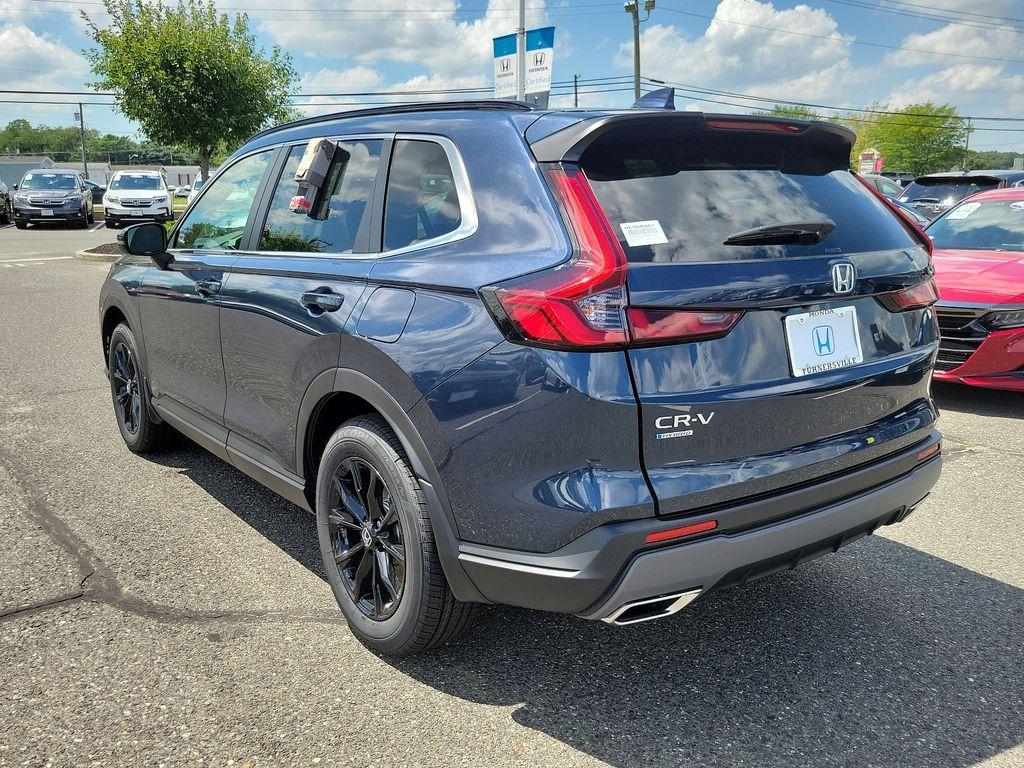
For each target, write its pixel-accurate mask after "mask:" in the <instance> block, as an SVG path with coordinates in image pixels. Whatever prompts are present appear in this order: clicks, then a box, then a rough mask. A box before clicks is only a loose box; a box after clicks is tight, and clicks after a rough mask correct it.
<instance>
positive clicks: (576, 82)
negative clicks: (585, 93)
mask: <svg viewBox="0 0 1024 768" xmlns="http://www.w3.org/2000/svg"><path fill="white" fill-rule="evenodd" d="M572 105H573V106H574V107H578V106H579V105H580V76H579V74H578V73H577V74H575V75H573V76H572Z"/></svg>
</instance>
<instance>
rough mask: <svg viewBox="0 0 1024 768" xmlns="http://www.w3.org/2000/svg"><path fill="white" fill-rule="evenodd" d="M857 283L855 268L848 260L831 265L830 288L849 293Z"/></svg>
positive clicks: (837, 291)
mask: <svg viewBox="0 0 1024 768" xmlns="http://www.w3.org/2000/svg"><path fill="white" fill-rule="evenodd" d="M856 285H857V270H856V269H855V268H854V266H853V264H851V263H850V262H848V261H843V262H840V263H839V264H833V265H832V290H833V291H835V292H836V293H849V292H850V291H852V290H853V289H854V287H856Z"/></svg>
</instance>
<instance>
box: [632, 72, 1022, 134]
mask: <svg viewBox="0 0 1024 768" xmlns="http://www.w3.org/2000/svg"><path fill="white" fill-rule="evenodd" d="M644 79H645V80H646V81H647V82H649V83H655V84H658V85H670V86H672V87H673V88H677V89H678V90H680V91H689V92H693V93H698V94H700V93H710V94H715V95H718V96H731V97H732V98H736V99H746V100H748V101H762V102H766V103H769V104H787V105H790V106H795V107H808V108H813V109H828V110H833V111H836V112H862V113H867V114H874V115H899V116H902V117H924V118H931V119H938V118H936V116H935V115H929V114H927V113H926V112H901V111H899V110H895V109H872V108H870V107H865V108H857V107H837V106H835V105H831V104H816V103H814V102H812V101H792V100H790V99H779V98H773V97H771V96H754V95H753V94H747V93H737V92H736V91H723V90H719V89H715V88H705V87H701V86H699V85H692V84H690V83H679V82H674V81H672V80H657V79H655V78H653V77H645V78H644ZM956 119H958V120H982V121H987V122H1009V123H1019V122H1024V117H982V116H980V115H957V116H956Z"/></svg>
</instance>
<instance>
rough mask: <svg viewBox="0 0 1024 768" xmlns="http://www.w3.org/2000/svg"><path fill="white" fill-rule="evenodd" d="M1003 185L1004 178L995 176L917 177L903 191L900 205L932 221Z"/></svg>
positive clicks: (951, 175) (954, 175) (953, 175)
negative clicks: (982, 193) (964, 202)
mask: <svg viewBox="0 0 1024 768" xmlns="http://www.w3.org/2000/svg"><path fill="white" fill-rule="evenodd" d="M1002 185H1003V179H1000V178H999V177H998V176H975V175H972V176H963V175H957V174H950V175H944V176H920V177H918V178H917V179H915V180H914V181H913V182H911V184H910V185H909V186H907V188H906V189H905V190H903V194H902V195H900V202H902V203H906V204H907V205H910V206H912V207H913V208H915V209H916V210H918V211H920V212H921V213H922V214H923V215H925V216H927V217H928V218H929V219H934V218H936V217H937V216H939V215H941V214H943V213H945V212H946V211H948V210H949V209H950V208H952V207H953V206H954V205H955V204H956V203H958V202H960V201H961V200H963V199H964V198H965V197H967V196H969V195H973V194H974V193H975V192H984V191H985V190H987V189H996V188H997V187H1000V186H1002Z"/></svg>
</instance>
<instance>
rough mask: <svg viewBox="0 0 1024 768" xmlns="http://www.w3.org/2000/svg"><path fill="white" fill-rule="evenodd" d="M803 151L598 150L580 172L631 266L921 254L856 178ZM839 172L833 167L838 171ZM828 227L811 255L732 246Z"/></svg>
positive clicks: (793, 247)
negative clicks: (753, 232) (782, 230)
mask: <svg viewBox="0 0 1024 768" xmlns="http://www.w3.org/2000/svg"><path fill="white" fill-rule="evenodd" d="M799 155H800V149H799V148H798V147H786V148H780V146H779V145H776V144H773V143H771V142H770V141H764V142H763V143H759V142H751V141H749V140H747V141H741V140H740V139H739V138H738V137H736V138H731V139H728V140H727V139H723V138H721V137H715V138H704V137H701V138H697V139H695V140H686V141H683V140H680V139H679V138H676V137H666V138H665V139H663V140H662V139H650V140H645V141H643V142H639V141H631V140H615V141H598V142H595V144H594V145H592V146H591V147H590V148H589V149H587V150H586V152H584V154H583V156H582V158H581V163H580V164H581V166H582V167H583V170H584V172H585V173H586V175H587V178H588V179H589V180H590V183H591V186H592V187H593V189H594V193H595V194H596V195H597V198H598V200H599V202H600V203H601V207H602V208H603V210H604V212H605V214H606V215H607V217H608V219H609V221H610V222H611V225H612V228H613V229H614V230H615V233H616V235H617V236H618V238H619V241H620V242H621V243H622V247H623V249H624V250H625V252H626V257H627V259H628V260H629V261H630V262H634V263H635V262H655V263H659V262H660V263H694V262H720V261H738V260H745V259H774V258H782V257H799V256H822V255H830V254H850V253H863V252H868V251H882V250H892V249H902V248H911V247H914V245H915V243H914V241H913V240H912V239H911V238H910V236H909V235H908V234H907V232H906V230H905V229H904V228H903V226H902V225H901V224H900V223H899V222H898V221H897V220H896V218H895V217H894V216H893V215H892V214H891V213H889V212H888V211H887V210H886V209H885V207H884V206H883V205H882V204H881V203H880V202H879V201H878V200H877V199H875V197H874V196H873V195H872V194H871V193H870V192H868V190H866V189H865V188H864V187H863V185H862V184H861V182H860V181H859V180H858V179H857V178H855V177H854V176H853V175H852V174H851V173H850V172H849V171H845V170H841V171H836V170H834V171H831V172H826V169H823V168H818V167H816V166H817V165H818V163H817V162H815V161H814V159H813V158H802V157H800V156H799ZM833 167H834V166H833ZM826 220H827V221H831V222H833V223H834V224H835V229H834V231H833V232H832V233H831V235H830V236H829V237H828V238H827V239H825V240H824V241H822V242H820V243H816V244H813V245H802V244H786V245H752V244H742V245H725V244H724V243H725V240H726V239H727V238H729V237H730V236H731V235H735V234H737V233H739V232H742V231H744V230H749V229H753V228H755V227H762V226H770V225H777V224H782V223H787V222H804V223H808V222H820V221H826Z"/></svg>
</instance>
